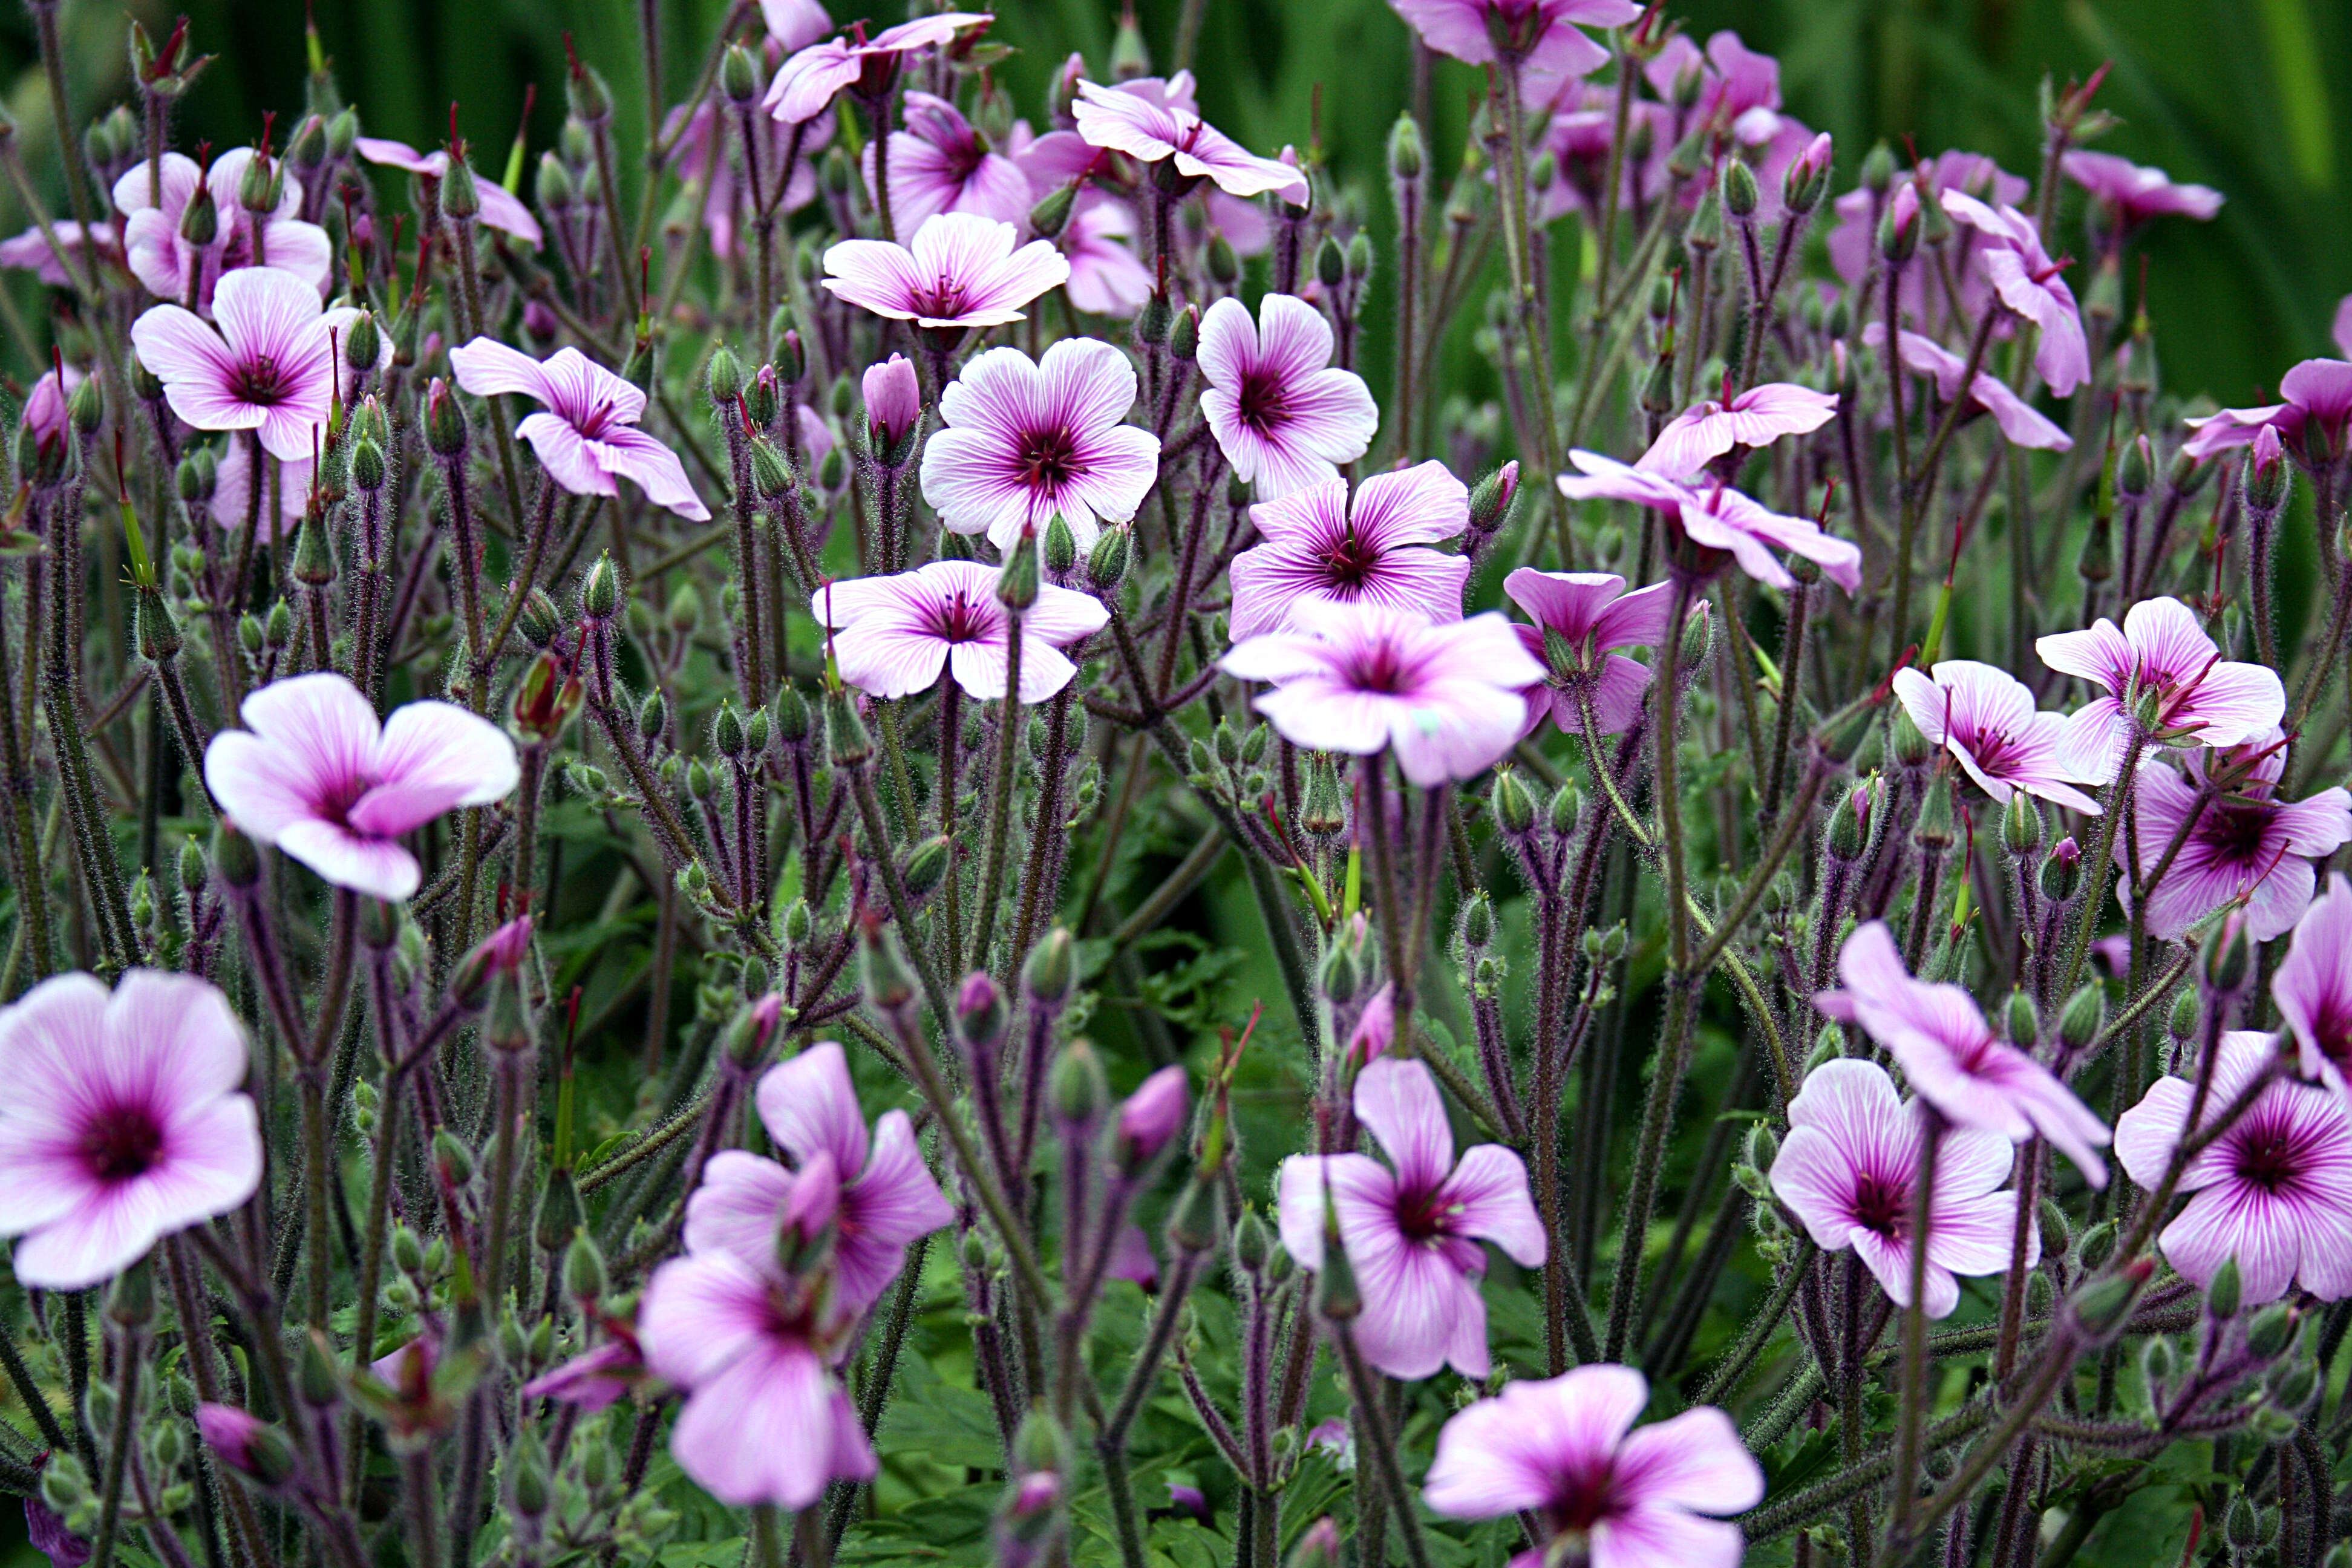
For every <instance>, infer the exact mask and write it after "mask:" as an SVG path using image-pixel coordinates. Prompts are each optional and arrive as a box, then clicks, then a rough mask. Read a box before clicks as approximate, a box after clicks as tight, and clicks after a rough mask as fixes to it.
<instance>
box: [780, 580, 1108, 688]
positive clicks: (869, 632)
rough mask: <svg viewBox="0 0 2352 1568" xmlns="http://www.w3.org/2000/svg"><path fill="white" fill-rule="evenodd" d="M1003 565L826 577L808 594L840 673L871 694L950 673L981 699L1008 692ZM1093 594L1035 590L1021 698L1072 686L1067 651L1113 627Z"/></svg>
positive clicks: (1027, 620) (1046, 587)
mask: <svg viewBox="0 0 2352 1568" xmlns="http://www.w3.org/2000/svg"><path fill="white" fill-rule="evenodd" d="M996 579H997V569H996V568H995V567H993V566H989V565H985V564H983V563H981V562H978V561H933V562H929V563H927V564H924V565H921V566H918V567H916V568H915V569H914V570H913V571H911V572H901V573H899V574H897V575H896V576H890V577H851V578H847V579H845V580H844V581H842V582H839V583H829V584H825V585H824V587H822V588H819V589H818V590H817V591H816V593H815V595H814V596H813V597H812V598H811V599H810V600H809V613H810V614H811V615H812V616H814V617H815V618H816V621H817V624H818V625H819V626H830V627H832V628H834V630H833V657H834V660H835V663H836V664H837V665H838V666H839V667H840V669H841V678H842V679H844V680H845V681H847V682H848V683H849V684H850V685H852V686H855V687H856V688H857V689H859V690H860V691H863V692H865V693H866V695H867V696H869V697H885V698H887V697H911V696H913V695H915V694H916V693H917V692H919V691H928V690H929V689H931V688H932V687H933V686H935V685H937V684H938V683H939V679H940V671H941V670H942V669H945V670H946V671H947V672H948V673H949V674H950V675H951V676H953V677H954V679H955V683H956V684H957V685H958V686H960V687H961V688H963V689H964V690H965V692H967V693H968V694H969V695H971V697H973V698H974V699H976V700H980V701H983V702H992V701H994V700H997V699H999V698H1001V697H1003V695H1004V679H1005V676H1004V665H1005V650H1006V647H1008V640H1007V638H1006V636H1005V632H1006V629H1007V626H1008V625H1009V623H1008V620H1007V617H1006V616H1005V612H1004V605H1003V604H1002V603H1001V602H999V600H998V599H997V597H996ZM1109 620H1110V612H1109V611H1108V610H1106V609H1104V608H1103V606H1102V602H1101V601H1100V600H1099V599H1097V598H1096V597H1095V596H1094V595H1091V594H1082V593H1079V592H1078V591H1077V590H1076V589H1075V588H1059V587H1055V585H1054V584H1051V583H1041V584H1038V587H1037V599H1036V602H1035V603H1034V604H1033V605H1030V606H1029V607H1028V608H1027V609H1026V610H1024V611H1023V612H1022V613H1021V700H1022V701H1023V702H1024V703H1035V702H1043V701H1044V700H1045V699H1046V698H1048V697H1051V696H1053V695H1054V693H1055V692H1056V691H1059V690H1061V689H1062V688H1063V687H1065V686H1067V685H1068V684H1069V683H1070V678H1071V677H1072V676H1074V675H1076V673H1077V667H1076V665H1074V664H1072V663H1071V662H1070V661H1069V659H1068V658H1067V657H1066V655H1064V654H1063V652H1062V649H1063V648H1065V647H1068V646H1070V645H1071V644H1073V643H1077V642H1083V641H1085V640H1086V639H1087V637H1092V636H1093V635H1094V634H1095V633H1097V632H1098V631H1100V630H1102V628H1103V627H1104V626H1106V625H1108V623H1109Z"/></svg>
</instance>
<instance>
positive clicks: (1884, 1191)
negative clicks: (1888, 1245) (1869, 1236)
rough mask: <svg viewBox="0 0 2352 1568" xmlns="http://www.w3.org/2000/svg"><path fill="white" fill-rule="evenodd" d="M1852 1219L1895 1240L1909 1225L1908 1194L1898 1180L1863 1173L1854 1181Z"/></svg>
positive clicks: (1855, 1222)
mask: <svg viewBox="0 0 2352 1568" xmlns="http://www.w3.org/2000/svg"><path fill="white" fill-rule="evenodd" d="M1853 1223H1854V1224H1856V1225H1858V1226H1862V1227H1863V1229H1864V1230H1867V1231H1870V1232H1871V1233H1873V1234H1874V1235H1876V1236H1882V1237H1885V1238H1886V1239H1887V1240H1889V1241H1895V1240H1899V1239H1901V1237H1902V1235H1903V1233H1904V1232H1905V1231H1906V1230H1907V1229H1909V1228H1910V1225H1911V1194H1910V1193H1909V1192H1908V1191H1907V1190H1906V1187H1905V1184H1902V1183H1900V1182H1890V1181H1887V1180H1885V1178H1884V1177H1881V1176H1875V1175H1864V1176H1863V1177H1862V1178H1861V1179H1860V1180H1859V1181H1857V1182H1856V1183H1855V1184H1854V1189H1853Z"/></svg>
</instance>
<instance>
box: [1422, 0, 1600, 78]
mask: <svg viewBox="0 0 2352 1568" xmlns="http://www.w3.org/2000/svg"><path fill="white" fill-rule="evenodd" d="M1389 4H1390V5H1391V6H1393V7H1395V10H1396V14H1397V15H1398V16H1402V17H1403V18H1404V19H1405V20H1406V21H1407V22H1409V23H1411V24H1412V28H1413V30H1414V31H1415V32H1417V33H1419V34H1420V35H1421V41H1422V42H1423V43H1424V44H1427V45H1428V46H1429V47H1431V48H1433V49H1435V50H1436V51H1437V52H1438V53H1439V54H1442V55H1452V56H1453V57H1454V58H1455V59H1457V60H1467V61H1468V62H1469V63H1470V64H1472V65H1474V66H1485V65H1502V66H1509V67H1515V68H1517V70H1518V72H1519V80H1520V83H1521V90H1522V91H1523V92H1524V93H1526V94H1527V96H1528V97H1529V98H1549V97H1550V96H1551V94H1552V93H1553V92H1555V91H1557V90H1558V89H1559V85H1560V84H1561V83H1562V82H1565V81H1569V80H1571V79H1575V78H1577V77H1580V76H1589V75H1591V73H1592V72H1594V71H1596V70H1598V69H1600V68H1601V67H1602V66H1604V65H1606V64H1608V63H1609V51H1608V50H1607V49H1604V48H1602V47H1601V46H1600V45H1599V44H1596V43H1594V42H1593V41H1592V40H1591V38H1589V37H1585V36H1584V34H1582V33H1581V32H1580V31H1578V30H1577V29H1578V27H1579V26H1586V27H1622V26H1626V25H1627V24H1629V23H1632V22H1634V21H1638V20H1639V19H1640V18H1641V15H1642V8H1641V6H1639V5H1634V4H1633V0H1389Z"/></svg>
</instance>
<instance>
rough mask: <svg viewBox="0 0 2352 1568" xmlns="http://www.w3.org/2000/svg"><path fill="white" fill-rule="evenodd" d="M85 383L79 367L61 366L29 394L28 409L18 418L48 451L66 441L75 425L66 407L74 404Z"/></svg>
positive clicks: (26, 404) (26, 401)
mask: <svg viewBox="0 0 2352 1568" xmlns="http://www.w3.org/2000/svg"><path fill="white" fill-rule="evenodd" d="M85 379H87V378H86V377H85V376H84V375H83V374H82V372H81V368H80V367H79V365H70V364H59V365H57V366H54V367H52V368H51V369H48V370H45V371H43V372H42V373H41V375H40V379H39V380H37V381H36V382H34V383H33V385H32V390H30V391H28V392H26V394H25V406H24V408H23V410H22V411H21V412H20V413H19V414H18V415H17V417H18V418H19V419H21V420H23V421H24V425H25V428H26V429H27V430H30V431H31V432H32V433H33V437H34V439H35V440H36V441H37V442H38V443H39V444H40V445H42V446H44V447H47V446H48V445H50V444H51V443H52V442H63V441H64V440H65V439H66V436H67V432H68V430H69V429H70V428H71V427H72V423H73V422H72V418H71V416H69V415H68V413H67V412H66V405H68V403H70V402H71V401H72V400H73V395H74V389H75V388H77V387H79V385H81V384H82V382H83V381H84V380H85Z"/></svg>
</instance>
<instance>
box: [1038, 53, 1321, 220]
mask: <svg viewBox="0 0 2352 1568" xmlns="http://www.w3.org/2000/svg"><path fill="white" fill-rule="evenodd" d="M1071 113H1072V114H1074V115H1075V116H1076V119H1077V122H1078V134H1079V135H1080V136H1081V137H1083V138H1085V140H1086V142H1087V145H1088V146H1091V147H1107V148H1108V149H1110V150H1111V151H1112V152H1115V153H1126V154H1127V155H1128V156H1129V157H1130V158H1133V159H1135V160H1136V161H1137V162H1138V163H1160V162H1162V161H1163V160H1166V159H1171V158H1172V159H1174V160H1175V166H1176V173H1177V174H1180V175H1182V176H1184V177H1185V178H1187V179H1194V180H1200V179H1206V180H1212V181H1214V182H1215V183H1216V186H1217V188H1218V189H1219V190H1221V191H1223V192H1224V193H1225V194H1226V195H1233V196H1255V195H1265V193H1266V192H1268V191H1273V192H1277V193H1280V194H1282V195H1285V196H1286V197H1287V198H1288V199H1290V200H1292V201H1296V202H1304V201H1305V200H1306V199H1307V176H1306V175H1304V174H1300V173H1299V172H1298V171H1297V169H1295V168H1292V167H1291V166H1290V165H1289V164H1287V163H1283V162H1281V161H1280V160H1278V159H1275V158H1261V157H1259V156H1257V155H1256V154H1255V153H1252V152H1250V151H1248V150H1247V149H1246V148H1244V147H1243V146H1242V144H1241V143H1240V142H1235V141H1234V139H1233V138H1232V137H1230V136H1227V135H1226V134H1225V133H1224V132H1222V131H1219V130H1218V129H1217V128H1216V127H1215V126H1213V125H1211V124H1209V123H1208V122H1207V121H1203V120H1202V118H1201V117H1200V116H1199V115H1198V114H1196V113H1194V112H1193V111H1192V110H1190V109H1187V108H1183V107H1181V106H1179V105H1177V104H1173V103H1171V102H1169V101H1167V100H1165V99H1164V98H1162V99H1161V100H1159V101H1156V102H1155V101H1154V100H1152V99H1151V98H1150V97H1149V96H1147V95H1145V94H1143V93H1136V92H1121V91H1120V90H1119V89H1117V88H1109V87H1103V86H1100V85H1098V84H1097V83H1095V82H1091V81H1082V82H1080V83H1078V100H1077V102H1076V103H1075V104H1073V105H1072V106H1071Z"/></svg>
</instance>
